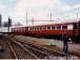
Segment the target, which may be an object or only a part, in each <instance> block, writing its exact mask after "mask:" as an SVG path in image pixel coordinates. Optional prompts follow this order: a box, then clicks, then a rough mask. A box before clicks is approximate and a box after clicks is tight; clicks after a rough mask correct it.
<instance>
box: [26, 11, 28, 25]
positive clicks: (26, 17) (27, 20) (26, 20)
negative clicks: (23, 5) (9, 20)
mask: <svg viewBox="0 0 80 60" xmlns="http://www.w3.org/2000/svg"><path fill="white" fill-rule="evenodd" d="M27 25H28V13H27V12H26V26H27Z"/></svg>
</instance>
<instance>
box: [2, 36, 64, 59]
mask: <svg viewBox="0 0 80 60" xmlns="http://www.w3.org/2000/svg"><path fill="white" fill-rule="evenodd" d="M4 39H5V41H6V42H7V45H8V47H9V50H10V52H11V56H12V58H15V59H52V58H54V57H63V56H64V57H65V54H63V53H61V52H60V51H58V50H56V49H50V48H48V47H44V46H42V45H38V44H37V45H36V44H34V43H33V42H31V41H29V40H28V41H27V42H25V41H24V40H18V39H17V38H12V37H10V36H5V38H4Z"/></svg>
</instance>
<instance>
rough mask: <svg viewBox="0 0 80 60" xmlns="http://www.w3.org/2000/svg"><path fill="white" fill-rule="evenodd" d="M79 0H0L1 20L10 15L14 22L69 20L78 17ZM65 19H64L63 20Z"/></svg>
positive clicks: (79, 12) (79, 11)
mask: <svg viewBox="0 0 80 60" xmlns="http://www.w3.org/2000/svg"><path fill="white" fill-rule="evenodd" d="M79 8H80V0H0V14H2V15H3V20H7V17H8V16H10V17H11V18H12V19H13V21H14V22H16V21H20V22H22V23H24V22H25V20H26V14H27V19H28V20H30V19H50V14H52V19H56V18H59V19H63V20H62V21H70V20H68V19H75V18H77V13H78V17H80V9H79ZM64 19H65V20H64Z"/></svg>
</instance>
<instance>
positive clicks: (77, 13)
mask: <svg viewBox="0 0 80 60" xmlns="http://www.w3.org/2000/svg"><path fill="white" fill-rule="evenodd" d="M78 13H79V8H77V29H79V21H78V19H79V14H78ZM78 33H79V30H78V31H77V35H78Z"/></svg>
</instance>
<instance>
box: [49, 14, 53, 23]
mask: <svg viewBox="0 0 80 60" xmlns="http://www.w3.org/2000/svg"><path fill="white" fill-rule="evenodd" d="M49 17H50V22H51V21H52V13H51V12H50V13H49Z"/></svg>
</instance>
